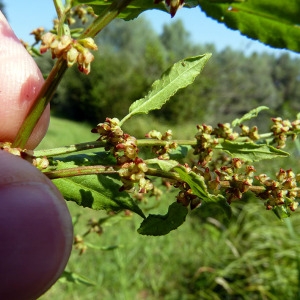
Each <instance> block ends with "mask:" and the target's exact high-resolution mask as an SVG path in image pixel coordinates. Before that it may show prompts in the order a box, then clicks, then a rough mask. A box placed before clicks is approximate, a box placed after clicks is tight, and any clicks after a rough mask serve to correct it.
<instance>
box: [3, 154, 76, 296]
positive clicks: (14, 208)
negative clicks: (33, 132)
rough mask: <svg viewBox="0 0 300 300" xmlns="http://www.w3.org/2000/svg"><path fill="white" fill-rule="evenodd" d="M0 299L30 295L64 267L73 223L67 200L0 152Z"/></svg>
mask: <svg viewBox="0 0 300 300" xmlns="http://www.w3.org/2000/svg"><path fill="white" fill-rule="evenodd" d="M0 166H1V172H0V204H1V206H0V241H1V243H0V299H11V300H13V299H22V300H35V299H37V298H38V297H40V296H41V295H42V294H43V293H44V292H46V291H47V290H48V289H49V288H50V287H51V286H52V285H53V284H54V283H55V282H56V281H57V279H58V278H59V276H60V275H61V273H62V272H63V270H64V268H65V266H66V264H67V262H68V258H69V256H70V253H71V250H72V243H73V228H72V221H71V216H70V214H69V212H68V208H67V206H66V202H65V200H64V199H63V197H62V196H61V194H60V193H59V191H58V190H57V189H56V187H55V186H54V185H53V184H52V182H51V181H50V180H49V179H48V178H47V177H46V176H44V175H43V174H42V173H41V172H40V171H38V170H37V169H36V168H35V167H33V166H32V165H31V164H30V163H28V162H27V161H25V160H23V159H22V158H20V157H17V156H14V155H12V154H10V153H7V152H5V151H0Z"/></svg>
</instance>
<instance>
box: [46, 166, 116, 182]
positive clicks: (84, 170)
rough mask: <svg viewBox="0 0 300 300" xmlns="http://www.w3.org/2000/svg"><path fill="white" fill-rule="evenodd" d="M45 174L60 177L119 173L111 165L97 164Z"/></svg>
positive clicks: (55, 177)
mask: <svg viewBox="0 0 300 300" xmlns="http://www.w3.org/2000/svg"><path fill="white" fill-rule="evenodd" d="M43 174H45V175H46V176H47V177H48V178H49V179H58V178H67V177H74V176H82V175H93V174H118V171H116V170H114V169H113V168H112V167H111V166H101V165H95V166H83V167H75V168H68V169H62V170H55V171H49V172H44V173H43Z"/></svg>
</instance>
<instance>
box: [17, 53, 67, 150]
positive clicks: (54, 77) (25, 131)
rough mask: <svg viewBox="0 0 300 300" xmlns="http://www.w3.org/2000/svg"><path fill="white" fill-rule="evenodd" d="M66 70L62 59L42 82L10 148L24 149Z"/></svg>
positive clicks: (65, 63)
mask: <svg viewBox="0 0 300 300" xmlns="http://www.w3.org/2000/svg"><path fill="white" fill-rule="evenodd" d="M66 70H67V62H66V61H65V60H64V59H63V58H61V59H59V60H58V61H57V62H56V64H55V65H54V67H53V69H52V70H51V72H50V74H49V76H48V77H47V79H46V81H45V82H44V84H43V86H42V88H41V90H40V92H39V93H38V95H37V97H36V99H35V101H34V104H33V106H32V107H31V109H30V111H29V113H28V114H27V116H26V118H25V121H24V122H23V124H22V125H21V127H20V129H19V131H18V134H17V136H16V138H15V140H14V142H13V143H12V147H15V148H24V147H25V145H26V143H27V141H28V139H29V137H30V135H31V133H32V131H33V129H34V127H35V125H36V124H37V122H38V120H39V119H40V117H41V115H42V113H43V112H44V110H45V108H46V107H47V105H48V104H49V102H50V100H51V99H52V97H53V95H54V92H55V90H56V88H57V86H58V84H59V82H60V80H61V79H62V77H63V75H64V73H65V72H66Z"/></svg>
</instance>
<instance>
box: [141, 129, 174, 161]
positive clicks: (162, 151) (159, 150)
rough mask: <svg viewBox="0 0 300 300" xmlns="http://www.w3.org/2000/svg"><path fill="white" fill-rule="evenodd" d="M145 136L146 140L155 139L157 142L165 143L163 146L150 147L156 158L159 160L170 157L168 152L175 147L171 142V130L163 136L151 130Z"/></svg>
mask: <svg viewBox="0 0 300 300" xmlns="http://www.w3.org/2000/svg"><path fill="white" fill-rule="evenodd" d="M145 136H146V137H147V138H151V139H157V140H159V141H167V143H166V144H165V145H164V146H153V147H152V151H153V152H154V153H155V154H156V155H157V156H158V158H159V159H169V158H170V157H169V154H168V152H169V151H170V150H171V149H175V148H176V147H177V144H176V143H175V142H173V141H172V130H168V131H166V132H165V133H164V134H161V133H160V132H159V131H156V130H151V131H150V132H148V133H147V134H146V135H145Z"/></svg>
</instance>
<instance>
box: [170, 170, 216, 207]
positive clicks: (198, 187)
mask: <svg viewBox="0 0 300 300" xmlns="http://www.w3.org/2000/svg"><path fill="white" fill-rule="evenodd" d="M174 171H176V172H177V173H178V174H179V176H180V178H181V180H183V181H184V182H186V183H187V184H188V185H189V186H190V188H191V189H192V191H193V193H194V194H195V195H197V196H198V197H199V198H200V199H201V200H204V201H212V200H213V199H211V198H210V196H211V195H210V194H209V193H208V191H207V187H206V184H205V182H204V180H203V178H202V177H201V176H199V175H198V174H196V173H195V172H193V171H190V172H188V171H187V170H186V169H185V168H184V167H182V166H178V167H175V168H174Z"/></svg>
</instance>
